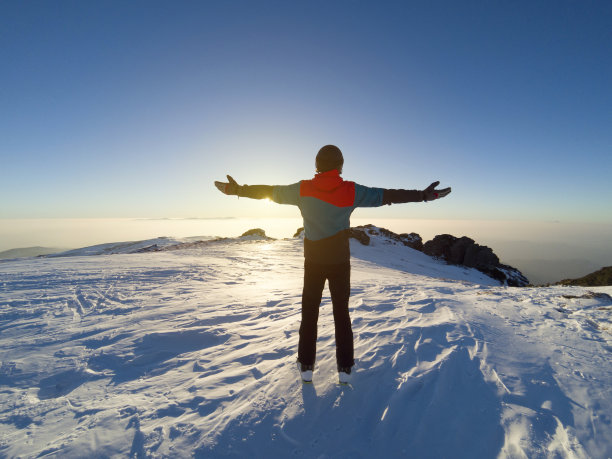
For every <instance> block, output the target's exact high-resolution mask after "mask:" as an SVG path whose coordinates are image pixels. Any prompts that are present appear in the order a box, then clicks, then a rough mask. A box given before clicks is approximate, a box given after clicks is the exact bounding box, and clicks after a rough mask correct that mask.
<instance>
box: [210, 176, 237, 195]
mask: <svg viewBox="0 0 612 459" xmlns="http://www.w3.org/2000/svg"><path fill="white" fill-rule="evenodd" d="M227 179H228V180H229V183H226V182H215V186H216V187H217V188H218V189H219V191H220V192H221V193H224V194H229V195H237V194H238V192H239V191H240V185H238V183H236V180H234V179H233V178H232V177H231V176H229V175H228V176H227Z"/></svg>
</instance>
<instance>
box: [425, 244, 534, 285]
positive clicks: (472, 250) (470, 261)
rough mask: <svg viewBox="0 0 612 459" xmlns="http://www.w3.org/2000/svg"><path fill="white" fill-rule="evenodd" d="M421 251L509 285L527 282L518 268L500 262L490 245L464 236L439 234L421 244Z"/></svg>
mask: <svg viewBox="0 0 612 459" xmlns="http://www.w3.org/2000/svg"><path fill="white" fill-rule="evenodd" d="M423 253H425V254H427V255H430V256H432V257H436V258H441V259H443V260H445V261H446V262H447V263H450V264H453V265H461V266H467V267H469V268H475V269H477V270H478V271H480V272H482V273H484V274H486V275H487V276H489V277H492V278H493V279H496V280H498V281H500V282H502V283H504V284H507V285H509V286H511V287H525V286H526V285H528V284H529V281H528V280H527V278H526V277H525V276H524V275H523V274H522V273H521V272H520V271H519V270H518V269H516V268H513V267H512V266H508V265H504V264H501V263H500V262H499V258H498V257H497V255H495V253H494V252H493V250H492V249H491V248H490V247H487V246H484V245H480V244H477V243H476V242H474V240H473V239H470V238H469V237H466V236H463V237H460V238H458V237H455V236H452V235H450V234H440V235H438V236H436V237H434V238H433V239H432V240H431V241H427V242H426V243H425V244H424V245H423Z"/></svg>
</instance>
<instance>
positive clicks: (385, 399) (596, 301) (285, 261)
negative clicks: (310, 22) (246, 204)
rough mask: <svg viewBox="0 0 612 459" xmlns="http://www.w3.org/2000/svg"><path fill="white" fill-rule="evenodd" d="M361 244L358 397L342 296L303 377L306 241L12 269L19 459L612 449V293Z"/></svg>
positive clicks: (3, 382)
mask: <svg viewBox="0 0 612 459" xmlns="http://www.w3.org/2000/svg"><path fill="white" fill-rule="evenodd" d="M351 244H352V245H351V248H352V251H353V254H354V258H353V262H352V266H353V268H352V296H351V303H350V304H351V316H352V319H353V332H354V336H355V351H356V359H357V366H356V367H355V371H354V374H353V382H352V385H351V386H346V387H345V386H338V385H337V384H336V383H335V381H336V377H337V376H336V372H335V361H334V358H335V357H334V356H335V349H334V329H333V319H332V314H331V306H330V300H329V296H325V297H324V300H323V303H322V306H321V308H322V310H321V315H320V319H319V340H318V353H317V356H318V360H317V368H316V370H315V372H314V384H312V385H302V383H301V382H300V381H299V376H298V374H297V371H296V368H295V364H294V362H295V354H296V348H297V339H298V329H299V323H300V299H301V286H302V275H303V272H302V265H303V257H302V254H301V240H299V239H295V240H283V241H265V240H242V241H236V240H233V241H226V242H223V241H221V242H218V243H214V244H191V243H188V244H186V245H184V246H182V248H181V247H179V248H176V247H175V248H174V249H173V250H171V251H157V252H147V253H132V254H118V255H112V256H110V255H103V256H78V255H75V256H71V257H57V258H40V259H31V260H15V261H12V262H7V263H3V264H2V265H0V349H1V354H0V358H1V359H2V360H1V365H0V457H62V458H64V457H68V458H70V457H86V456H92V457H126V456H132V457H228V456H229V457H292V456H297V457H364V458H366V457H367V458H370V457H419V458H445V457H448V458H475V457H478V458H489V457H491V458H494V457H530V458H532V457H578V458H580V457H592V458H603V457H610V456H611V455H612V418H611V414H610V413H612V393H611V392H612V389H611V388H612V365H611V363H610V362H611V358H610V357H611V353H612V337H611V334H610V333H611V331H610V330H611V329H610V311H611V308H612V301H611V300H610V297H609V296H607V295H606V294H605V293H607V294H610V293H612V289H609V288H598V289H585V288H582V287H548V288H504V287H500V286H499V284H498V282H496V281H494V280H493V279H490V278H488V277H486V276H485V275H483V274H482V273H480V272H478V271H475V270H473V269H467V268H463V267H457V266H448V265H445V264H444V263H442V262H438V261H435V260H432V259H431V258H429V257H428V256H426V255H424V254H423V253H421V252H417V251H415V250H412V249H410V248H408V247H403V246H397V245H393V244H389V243H387V241H384V240H379V241H374V243H373V245H372V246H368V247H364V246H361V245H360V244H359V243H357V242H351ZM115 247H116V245H115ZM143 247H148V246H147V245H144V246H143ZM132 248H133V247H132ZM141 248H142V247H141ZM590 292H591V293H590ZM592 292H594V293H592Z"/></svg>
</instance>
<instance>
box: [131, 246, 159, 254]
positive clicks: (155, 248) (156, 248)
mask: <svg viewBox="0 0 612 459" xmlns="http://www.w3.org/2000/svg"><path fill="white" fill-rule="evenodd" d="M159 251H160V248H159V246H158V245H157V244H153V245H148V246H146V247H143V248H142V249H138V250H135V251H134V252H132V253H146V252H159Z"/></svg>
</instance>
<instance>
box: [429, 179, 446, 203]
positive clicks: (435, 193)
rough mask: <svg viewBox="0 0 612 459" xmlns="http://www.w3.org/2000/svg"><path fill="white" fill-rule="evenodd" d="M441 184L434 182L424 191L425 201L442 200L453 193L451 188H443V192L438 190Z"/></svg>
mask: <svg viewBox="0 0 612 459" xmlns="http://www.w3.org/2000/svg"><path fill="white" fill-rule="evenodd" d="M439 184H440V182H433V183H432V184H431V185H429V186H428V187H427V188H425V189H424V190H423V199H424V200H425V201H433V200H434V199H440V198H443V197H444V196H446V195H447V194H449V193H450V192H451V189H450V187H448V188H443V189H441V190H436V187H437V186H438V185H439Z"/></svg>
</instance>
